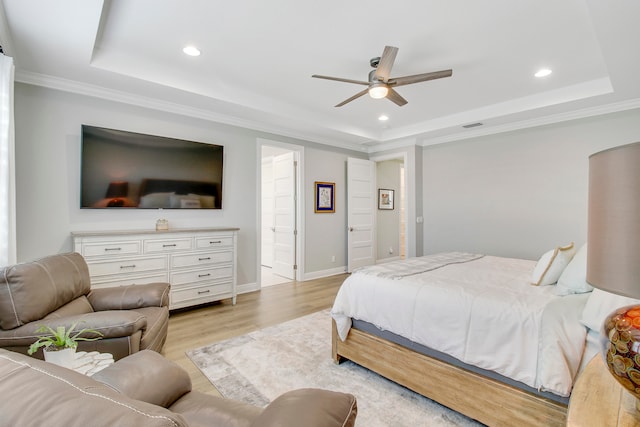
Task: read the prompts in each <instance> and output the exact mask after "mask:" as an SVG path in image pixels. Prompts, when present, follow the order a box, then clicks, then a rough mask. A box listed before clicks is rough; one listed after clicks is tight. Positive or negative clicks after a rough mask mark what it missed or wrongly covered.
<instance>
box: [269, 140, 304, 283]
mask: <svg viewBox="0 0 640 427" xmlns="http://www.w3.org/2000/svg"><path fill="white" fill-rule="evenodd" d="M259 144H260V145H259V153H260V165H261V169H260V172H259V179H260V185H259V186H258V188H259V189H260V191H259V196H258V197H259V199H260V204H259V206H260V207H261V208H260V209H261V212H260V224H259V225H260V232H259V233H258V236H259V237H258V238H259V242H258V248H260V250H259V254H258V255H259V256H258V258H259V259H258V272H259V285H260V287H264V286H272V285H277V284H280V283H287V282H291V281H293V280H301V274H302V272H301V269H300V268H298V267H299V266H300V259H302V253H301V252H302V251H301V248H302V247H303V246H302V243H301V242H302V237H303V233H302V227H301V224H302V223H303V222H302V218H301V217H302V215H301V209H300V204H301V201H302V187H301V184H300V182H301V178H300V177H301V170H302V168H301V165H302V161H301V158H302V153H301V151H302V147H297V146H293V145H290V144H284V143H280V142H277V141H269V140H259Z"/></svg>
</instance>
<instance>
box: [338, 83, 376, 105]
mask: <svg viewBox="0 0 640 427" xmlns="http://www.w3.org/2000/svg"><path fill="white" fill-rule="evenodd" d="M367 92H369V89H368V88H367V89H365V90H363V91H362V92H358V93H356V94H355V95H353V96H352V97H351V98H349V99H345V100H344V101H342V102H341V103H340V104H338V105H336V107H342V106H343V105H344V104H347V103H349V102H351V101H353V100H354V99H358V98H360V97H361V96H362V95H366V94H367Z"/></svg>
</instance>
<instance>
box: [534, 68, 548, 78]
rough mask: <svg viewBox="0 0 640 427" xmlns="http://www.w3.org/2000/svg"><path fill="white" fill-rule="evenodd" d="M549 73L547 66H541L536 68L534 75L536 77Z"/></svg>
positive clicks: (545, 75)
mask: <svg viewBox="0 0 640 427" xmlns="http://www.w3.org/2000/svg"><path fill="white" fill-rule="evenodd" d="M549 74H551V70H550V69H548V68H541V69H539V70H538V72H537V73H535V74H534V76H536V77H547V76H548V75H549Z"/></svg>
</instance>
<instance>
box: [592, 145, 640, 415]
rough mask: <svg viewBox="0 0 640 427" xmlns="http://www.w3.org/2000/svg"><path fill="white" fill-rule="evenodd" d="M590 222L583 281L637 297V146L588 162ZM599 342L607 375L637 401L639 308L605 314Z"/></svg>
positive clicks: (599, 155)
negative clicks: (585, 272) (610, 375)
mask: <svg viewBox="0 0 640 427" xmlns="http://www.w3.org/2000/svg"><path fill="white" fill-rule="evenodd" d="M588 223H589V225H588V230H587V232H588V234H587V281H588V282H589V283H591V284H592V285H593V286H595V287H596V288H599V289H601V290H604V291H607V292H611V293H614V294H618V295H624V296H626V297H631V298H635V299H640V142H637V143H635V144H629V145H623V146H621V147H616V148H612V149H609V150H605V151H601V152H599V153H596V154H593V155H592V156H591V157H590V158H589V220H588ZM601 338H602V344H603V345H602V352H603V353H602V354H603V357H604V361H605V363H606V365H607V368H608V369H609V372H610V373H611V374H612V375H613V377H614V378H615V379H616V380H617V381H618V382H619V383H620V384H621V385H622V386H623V387H624V388H625V389H626V390H627V391H629V392H630V393H631V394H633V395H634V396H635V397H636V398H637V399H640V305H635V306H633V305H632V306H627V307H621V308H618V309H617V310H615V311H614V312H613V313H611V314H610V315H609V316H607V317H606V318H605V320H604V324H603V325H602V331H601ZM639 402H640V400H637V401H636V406H637V407H638V408H640V406H639V405H638V403H639Z"/></svg>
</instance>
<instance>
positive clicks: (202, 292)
mask: <svg viewBox="0 0 640 427" xmlns="http://www.w3.org/2000/svg"><path fill="white" fill-rule="evenodd" d="M209 292H211V289H207V290H206V291H198V295H202V294H208V293H209Z"/></svg>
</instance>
